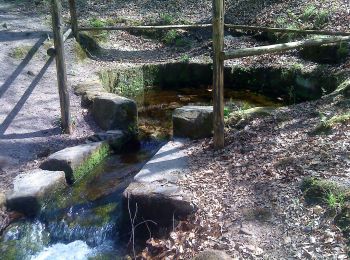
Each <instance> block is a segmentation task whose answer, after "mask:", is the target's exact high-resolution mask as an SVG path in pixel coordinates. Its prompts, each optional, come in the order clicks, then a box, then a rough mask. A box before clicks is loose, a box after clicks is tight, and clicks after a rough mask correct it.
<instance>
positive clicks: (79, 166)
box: [40, 142, 110, 184]
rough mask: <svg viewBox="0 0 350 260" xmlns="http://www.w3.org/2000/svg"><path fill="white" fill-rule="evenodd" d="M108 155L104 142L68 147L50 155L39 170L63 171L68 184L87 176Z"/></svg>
mask: <svg viewBox="0 0 350 260" xmlns="http://www.w3.org/2000/svg"><path fill="white" fill-rule="evenodd" d="M109 153H110V149H109V145H108V143H106V142H96V143H88V144H82V145H78V146H74V147H69V148H66V149H63V150H61V151H58V152H56V153H54V154H52V155H50V156H49V157H48V158H47V159H46V160H45V161H44V162H43V163H42V164H41V165H40V168H41V169H43V170H49V171H64V172H65V174H66V179H67V182H68V183H69V184H71V183H73V182H75V181H77V180H78V179H80V178H82V177H83V176H84V175H85V174H88V173H89V172H90V171H91V170H92V169H93V168H94V167H95V166H96V165H98V164H99V163H101V161H103V160H104V159H105V158H106V157H107V156H108V155H109Z"/></svg>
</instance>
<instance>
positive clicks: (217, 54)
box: [48, 0, 350, 149]
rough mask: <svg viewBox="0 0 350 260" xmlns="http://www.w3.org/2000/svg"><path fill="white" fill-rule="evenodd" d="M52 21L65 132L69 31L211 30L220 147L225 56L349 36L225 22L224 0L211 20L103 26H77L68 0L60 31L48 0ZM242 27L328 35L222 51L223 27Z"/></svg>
mask: <svg viewBox="0 0 350 260" xmlns="http://www.w3.org/2000/svg"><path fill="white" fill-rule="evenodd" d="M51 3H52V25H53V32H54V40H55V44H54V47H51V48H49V50H48V54H49V55H56V68H57V80H58V86H59V94H60V104H61V114H62V126H63V128H64V130H65V132H67V133H70V132H71V119H70V112H69V95H68V92H67V75H66V67H65V60H64V45H63V44H64V41H65V40H66V39H67V38H68V37H69V35H70V34H73V35H74V37H75V38H76V39H77V40H78V36H79V32H81V31H98V30H150V29H151V30H172V29H201V28H212V30H213V65H214V66H213V104H214V147H215V148H216V149H222V148H223V147H224V145H225V140H224V61H225V60H227V59H234V58H241V57H247V56H255V55H262V54H267V53H276V52H284V51H288V50H293V49H299V48H303V47H309V46H319V45H323V44H328V43H337V42H343V41H349V40H350V32H337V31H327V30H301V29H286V28H269V27H263V26H250V25H235V24H225V21H224V16H225V12H224V0H213V21H212V24H189V25H154V26H151V25H142V26H104V27H83V26H82V27H80V26H79V25H78V19H77V10H76V3H75V0H69V8H70V21H71V28H70V29H69V30H68V31H66V32H65V33H64V34H63V32H62V16H61V0H51ZM225 29H233V30H244V31H260V32H273V33H295V34H302V35H311V34H316V35H327V36H331V37H327V38H319V39H309V40H303V41H296V42H289V43H283V44H274V45H268V46H259V47H254V48H244V49H238V50H231V51H224V30H225Z"/></svg>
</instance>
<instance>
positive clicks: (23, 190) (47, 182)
mask: <svg viewBox="0 0 350 260" xmlns="http://www.w3.org/2000/svg"><path fill="white" fill-rule="evenodd" d="M13 185H14V188H13V190H12V191H11V192H10V193H8V194H7V196H6V197H7V199H6V205H7V208H8V209H10V210H15V211H19V212H22V213H25V214H26V215H35V214H36V213H37V212H38V211H39V210H40V208H41V207H42V206H43V204H44V203H45V201H46V200H47V199H48V198H49V197H50V195H52V194H54V193H56V192H57V191H59V190H62V189H64V188H65V187H66V179H65V174H64V172H63V171H45V170H34V171H31V172H28V173H25V174H20V175H18V176H17V177H16V178H15V180H14V183H13Z"/></svg>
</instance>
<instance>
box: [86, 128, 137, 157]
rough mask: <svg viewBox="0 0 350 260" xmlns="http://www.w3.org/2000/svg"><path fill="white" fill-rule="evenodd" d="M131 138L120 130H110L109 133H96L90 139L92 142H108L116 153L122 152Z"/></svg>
mask: <svg viewBox="0 0 350 260" xmlns="http://www.w3.org/2000/svg"><path fill="white" fill-rule="evenodd" d="M130 139H131V138H130V136H128V135H126V134H125V133H124V132H123V131H120V130H110V131H107V132H102V133H96V134H94V135H92V136H90V137H89V138H88V140H89V141H92V142H100V141H106V142H108V144H109V145H110V146H111V148H112V149H113V150H114V151H117V152H118V151H120V150H121V149H122V148H123V147H124V145H125V144H126V143H127V142H128V141H130Z"/></svg>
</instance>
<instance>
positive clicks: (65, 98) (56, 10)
mask: <svg viewBox="0 0 350 260" xmlns="http://www.w3.org/2000/svg"><path fill="white" fill-rule="evenodd" d="M51 11H52V29H53V38H54V44H55V50H56V70H57V82H58V93H59V96H60V106H61V124H62V128H63V131H64V132H65V133H67V134H70V133H71V132H72V124H71V117H70V104H69V93H68V90H67V72H66V62H65V58H64V43H63V36H62V29H63V21H62V15H61V14H62V5H61V0H51Z"/></svg>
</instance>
